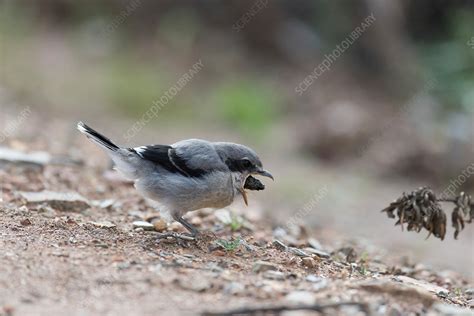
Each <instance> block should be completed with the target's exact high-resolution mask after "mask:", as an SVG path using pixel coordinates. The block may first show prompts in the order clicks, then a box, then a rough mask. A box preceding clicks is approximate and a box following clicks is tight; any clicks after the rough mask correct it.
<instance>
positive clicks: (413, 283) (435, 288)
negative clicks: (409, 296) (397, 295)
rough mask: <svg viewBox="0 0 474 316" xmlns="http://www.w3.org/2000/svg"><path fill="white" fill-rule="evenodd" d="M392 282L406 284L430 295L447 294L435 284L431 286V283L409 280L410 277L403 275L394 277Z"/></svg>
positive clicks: (446, 291) (445, 290)
mask: <svg viewBox="0 0 474 316" xmlns="http://www.w3.org/2000/svg"><path fill="white" fill-rule="evenodd" d="M393 280H395V281H397V282H401V283H404V284H408V285H410V286H414V287H416V288H419V289H423V290H425V291H429V292H431V293H435V294H446V295H447V294H448V293H449V291H448V290H447V289H445V288H443V287H440V286H437V285H436V284H432V283H428V282H425V281H421V280H416V279H413V278H410V277H407V276H404V275H399V276H395V277H394V278H393Z"/></svg>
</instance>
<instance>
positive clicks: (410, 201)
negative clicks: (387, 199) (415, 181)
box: [382, 187, 474, 240]
mask: <svg viewBox="0 0 474 316" xmlns="http://www.w3.org/2000/svg"><path fill="white" fill-rule="evenodd" d="M440 202H451V203H454V204H455V205H456V207H455V208H454V210H453V212H452V215H451V220H452V226H453V227H454V228H455V232H454V238H456V239H457V237H458V235H459V232H460V231H462V230H463V229H464V224H465V223H471V222H472V220H473V219H474V204H473V200H472V198H471V196H470V195H467V194H465V193H464V192H461V193H460V194H459V195H458V196H456V197H454V198H437V197H436V195H435V193H434V192H433V191H432V190H431V189H430V188H427V187H422V188H419V189H418V190H415V191H413V192H411V193H409V194H406V193H403V195H402V196H401V197H400V198H398V199H397V200H396V201H395V202H393V203H391V204H390V205H389V206H388V207H386V208H385V209H383V210H382V212H386V213H387V215H388V217H390V218H395V217H398V221H397V222H396V223H395V225H400V226H401V227H402V230H403V224H405V223H406V224H407V228H408V230H409V231H412V230H414V231H416V232H420V231H421V230H422V229H423V228H424V229H426V230H427V231H428V232H429V234H428V237H430V236H431V234H433V235H434V236H435V237H437V238H440V239H441V240H443V239H444V237H445V235H446V213H445V212H444V211H443V209H442V208H441V205H440ZM428 237H427V238H428Z"/></svg>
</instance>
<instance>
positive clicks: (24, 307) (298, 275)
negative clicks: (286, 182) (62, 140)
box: [0, 144, 474, 315]
mask: <svg viewBox="0 0 474 316" xmlns="http://www.w3.org/2000/svg"><path fill="white" fill-rule="evenodd" d="M16 147H18V148H17V149H15V150H19V149H21V148H23V149H24V147H27V146H24V144H23V145H17V146H16ZM28 158H33V157H32V156H28V157H27V158H25V157H23V158H21V159H19V158H15V159H13V158H12V159H6V158H5V159H3V161H1V165H0V166H1V168H0V176H1V179H2V192H3V196H2V198H3V202H2V204H1V208H0V227H1V228H0V234H1V237H0V247H1V250H2V251H1V252H0V315H64V314H66V313H67V314H69V315H117V314H121V315H198V314H205V313H210V314H212V313H216V314H219V313H221V314H222V313H228V314H236V312H237V311H235V310H234V309H242V308H247V309H250V310H247V311H243V310H241V311H240V314H252V313H254V312H255V311H253V310H252V309H259V308H262V307H267V308H276V307H278V308H280V309H283V310H284V309H287V308H289V307H293V308H296V309H297V308H301V307H306V308H308V306H309V307H310V308H311V309H313V311H312V312H311V311H306V312H303V311H296V312H292V315H293V314H295V315H296V314H297V315H299V314H300V313H303V314H314V313H316V311H320V312H322V313H326V314H329V315H366V314H374V315H420V314H427V313H428V314H431V315H438V314H445V315H455V314H456V315H459V314H460V313H465V314H466V315H470V314H471V312H472V308H473V298H472V296H473V292H474V291H473V287H472V285H470V284H468V282H467V281H466V280H465V278H464V277H463V276H461V275H459V274H458V273H456V272H452V271H432V270H429V269H428V268H426V267H424V266H423V265H421V264H413V263H407V261H406V260H404V259H401V258H389V257H387V256H384V255H381V253H382V251H379V249H373V248H371V249H366V248H365V246H364V245H357V244H354V243H352V244H348V245H342V244H341V241H340V240H339V241H338V240H337V236H332V239H333V240H334V242H333V244H325V245H320V243H319V242H318V241H317V239H315V238H318V237H321V236H318V235H314V234H311V233H309V232H307V231H306V230H304V229H300V230H299V231H298V232H296V233H295V232H286V231H282V230H281V229H280V230H273V229H272V227H271V225H270V223H269V222H268V221H266V220H262V219H260V220H259V219H258V216H255V214H253V213H252V212H251V209H250V210H236V211H235V210H234V209H233V210H232V211H230V210H221V211H219V212H217V213H214V212H211V211H209V210H202V211H197V212H194V213H192V214H190V216H189V219H190V221H191V222H192V223H194V224H195V225H197V226H198V227H199V228H200V229H201V230H206V231H212V232H213V233H214V234H215V235H216V240H218V242H216V241H214V242H210V243H208V244H204V245H202V244H200V245H199V246H198V245H196V244H195V243H193V242H188V243H187V244H179V243H177V242H176V241H175V240H173V239H170V240H161V241H159V242H158V241H157V234H158V232H156V231H155V230H154V227H153V226H151V229H152V230H148V229H149V227H147V226H146V225H145V224H146V223H145V224H143V223H141V224H139V223H134V222H135V221H140V220H141V221H149V222H153V223H156V222H160V223H162V222H161V221H157V218H158V214H157V212H156V211H155V210H154V209H153V208H151V207H150V206H149V205H147V203H146V201H144V200H143V199H142V198H141V197H140V196H139V195H138V194H137V193H136V192H135V190H134V188H133V186H132V185H131V184H130V183H126V182H124V181H122V180H121V179H120V178H118V177H116V176H115V175H114V173H113V172H111V171H107V170H106V171H104V170H103V169H102V168H85V167H84V166H83V165H82V164H81V163H80V162H77V161H75V160H72V161H71V160H67V159H64V157H61V159H56V160H54V159H53V160H50V161H49V162H37V161H36V162H32V161H29V162H25V161H24V160H28ZM43 190H48V191H53V192H57V193H59V192H66V193H67V194H65V195H63V196H64V199H60V198H56V200H55V201H51V200H47V199H46V198H45V200H44V201H42V202H38V201H37V200H34V198H31V197H28V196H25V195H22V193H21V192H41V191H43ZM71 192H72V193H74V194H76V193H78V194H80V195H81V196H83V197H85V198H84V200H81V198H78V197H76V196H75V195H74V194H72V193H71ZM232 214H234V215H232ZM229 219H230V220H229ZM140 225H142V226H140ZM143 225H145V226H143ZM150 225H151V224H150ZM161 229H163V227H161V228H160V230H161ZM167 229H168V230H174V231H182V227H180V225H179V224H176V223H175V224H171V225H170V226H168V228H167ZM321 233H322V232H320V234H321ZM469 309H470V310H469ZM276 313H277V311H275V310H274V311H273V312H269V314H276ZM285 315H286V314H285Z"/></svg>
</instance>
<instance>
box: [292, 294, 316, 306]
mask: <svg viewBox="0 0 474 316" xmlns="http://www.w3.org/2000/svg"><path fill="white" fill-rule="evenodd" d="M285 301H287V302H288V303H291V304H307V305H311V304H314V303H316V298H315V296H314V294H313V293H312V292H307V291H293V292H290V293H288V295H286V297H285Z"/></svg>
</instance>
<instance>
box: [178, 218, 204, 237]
mask: <svg viewBox="0 0 474 316" xmlns="http://www.w3.org/2000/svg"><path fill="white" fill-rule="evenodd" d="M175 220H176V221H177V222H179V223H180V224H181V225H183V226H184V227H185V228H186V229H187V230H188V231H189V232H190V233H191V236H192V237H196V236H197V235H199V231H198V230H197V228H196V227H194V226H193V225H191V223H189V222H187V221H186V220H185V219H184V218H182V217H181V216H176V217H175Z"/></svg>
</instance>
